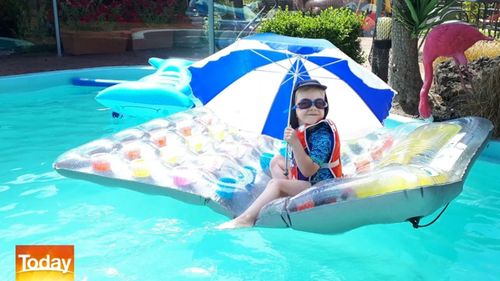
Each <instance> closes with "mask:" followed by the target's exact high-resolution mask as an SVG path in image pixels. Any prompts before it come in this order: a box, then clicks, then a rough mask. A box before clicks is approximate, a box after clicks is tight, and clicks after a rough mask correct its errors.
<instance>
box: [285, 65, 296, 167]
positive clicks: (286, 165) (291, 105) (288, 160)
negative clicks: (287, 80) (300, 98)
mask: <svg viewBox="0 0 500 281" xmlns="http://www.w3.org/2000/svg"><path fill="white" fill-rule="evenodd" d="M295 64H296V65H295V73H294V74H293V83H292V92H291V94H290V105H289V106H288V122H287V123H286V124H287V126H290V116H291V115H292V107H293V104H292V100H293V89H294V88H295V83H297V77H298V76H299V59H298V60H297V62H296V63H295ZM289 151H290V146H289V145H288V142H287V143H286V148H285V171H284V173H283V174H284V175H285V176H287V177H288V172H289V170H290V159H289V158H288V152H289Z"/></svg>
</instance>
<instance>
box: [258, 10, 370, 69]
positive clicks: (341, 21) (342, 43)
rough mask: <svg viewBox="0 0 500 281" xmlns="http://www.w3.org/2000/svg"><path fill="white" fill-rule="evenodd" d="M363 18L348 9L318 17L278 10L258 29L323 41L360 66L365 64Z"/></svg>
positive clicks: (324, 11)
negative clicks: (361, 39) (360, 36)
mask: <svg viewBox="0 0 500 281" xmlns="http://www.w3.org/2000/svg"><path fill="white" fill-rule="evenodd" d="M362 23H363V18H362V16H359V15H356V14H355V13H354V12H353V11H351V10H349V9H347V8H340V9H333V8H331V7H330V8H328V9H325V10H323V11H321V13H320V14H319V15H311V14H309V13H303V12H298V11H288V9H285V10H278V11H277V12H276V14H275V16H274V17H273V18H270V19H267V20H265V21H264V22H262V24H261V25H260V26H259V29H258V31H259V32H272V33H276V34H281V35H287V36H292V37H303V38H323V39H326V40H328V41H330V42H331V43H333V45H335V46H336V47H337V48H339V49H340V50H342V52H344V53H346V54H347V55H348V56H349V57H351V58H352V59H354V60H355V61H356V62H358V63H363V62H364V60H365V59H364V57H363V52H362V51H361V46H360V42H359V39H358V37H359V35H360V34H361V25H362Z"/></svg>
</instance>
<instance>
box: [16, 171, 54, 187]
mask: <svg viewBox="0 0 500 281" xmlns="http://www.w3.org/2000/svg"><path fill="white" fill-rule="evenodd" d="M61 178H63V177H62V176H61V175H59V174H58V173H56V172H55V171H50V172H47V173H43V174H40V175H37V174H24V175H21V176H19V177H17V178H16V180H13V181H10V182H8V183H11V184H26V183H33V182H37V183H40V182H49V181H53V180H56V179H61Z"/></svg>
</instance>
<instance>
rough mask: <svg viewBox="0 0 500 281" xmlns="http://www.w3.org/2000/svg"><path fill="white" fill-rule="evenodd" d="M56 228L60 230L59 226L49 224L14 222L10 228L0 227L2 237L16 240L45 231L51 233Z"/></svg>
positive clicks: (0, 236)
mask: <svg viewBox="0 0 500 281" xmlns="http://www.w3.org/2000/svg"><path fill="white" fill-rule="evenodd" d="M55 230H58V228H57V227H54V226H50V225H47V224H38V225H26V224H13V225H11V226H10V227H9V228H6V229H0V238H2V239H5V240H14V239H20V238H26V237H29V236H34V235H40V234H43V233H49V232H53V231H55Z"/></svg>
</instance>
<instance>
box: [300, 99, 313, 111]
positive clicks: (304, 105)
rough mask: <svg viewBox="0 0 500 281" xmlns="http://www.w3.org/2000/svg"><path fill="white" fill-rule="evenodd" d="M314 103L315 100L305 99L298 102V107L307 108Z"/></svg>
mask: <svg viewBox="0 0 500 281" xmlns="http://www.w3.org/2000/svg"><path fill="white" fill-rule="evenodd" d="M312 105H313V101H312V100H309V99H303V100H301V101H300V102H299V103H298V104H297V107H298V108H300V109H306V108H309V107H311V106H312Z"/></svg>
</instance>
